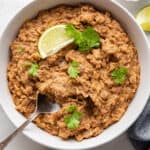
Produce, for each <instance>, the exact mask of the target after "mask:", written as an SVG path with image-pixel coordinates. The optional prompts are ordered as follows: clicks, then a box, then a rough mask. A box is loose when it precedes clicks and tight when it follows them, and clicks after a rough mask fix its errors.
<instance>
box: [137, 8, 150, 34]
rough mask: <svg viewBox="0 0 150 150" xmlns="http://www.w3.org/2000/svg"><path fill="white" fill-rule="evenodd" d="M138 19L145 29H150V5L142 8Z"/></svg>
mask: <svg viewBox="0 0 150 150" xmlns="http://www.w3.org/2000/svg"><path fill="white" fill-rule="evenodd" d="M136 20H137V22H138V23H139V24H140V25H141V27H142V28H143V30H144V31H150V6H146V7H144V8H142V9H141V10H140V11H139V12H138V14H137V17H136Z"/></svg>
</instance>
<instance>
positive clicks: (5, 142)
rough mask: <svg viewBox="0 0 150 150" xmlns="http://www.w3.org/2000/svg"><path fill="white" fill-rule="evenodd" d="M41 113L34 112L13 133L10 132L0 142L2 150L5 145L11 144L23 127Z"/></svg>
mask: <svg viewBox="0 0 150 150" xmlns="http://www.w3.org/2000/svg"><path fill="white" fill-rule="evenodd" d="M38 115H39V113H38V112H34V113H33V114H32V115H31V116H30V117H29V118H28V119H27V120H26V121H25V122H24V123H23V124H22V125H21V126H20V127H18V128H17V129H16V130H15V131H14V132H13V133H12V134H10V135H9V136H8V137H7V138H5V139H4V140H3V141H2V142H0V150H4V149H5V147H6V146H7V145H8V144H9V142H10V141H11V140H12V139H14V137H15V136H16V135H18V133H20V132H21V131H23V129H24V128H25V127H26V126H27V125H28V124H29V123H31V122H32V121H33V120H34V119H35V118H36V117H37V116H38Z"/></svg>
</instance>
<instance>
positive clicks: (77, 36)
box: [65, 23, 100, 52]
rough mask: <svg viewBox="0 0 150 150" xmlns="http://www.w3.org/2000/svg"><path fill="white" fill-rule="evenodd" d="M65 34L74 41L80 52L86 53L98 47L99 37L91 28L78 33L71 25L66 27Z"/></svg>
mask: <svg viewBox="0 0 150 150" xmlns="http://www.w3.org/2000/svg"><path fill="white" fill-rule="evenodd" d="M65 30H66V34H67V35H68V36H69V37H71V38H73V39H74V42H75V44H76V45H77V46H78V47H79V50H80V51H81V52H87V51H89V50H90V49H91V48H93V47H99V46H100V36H99V34H98V33H97V32H96V31H95V30H94V29H93V28H92V27H87V28H86V29H84V30H83V31H78V30H77V29H76V28H75V27H74V26H73V25H72V24H71V23H69V24H67V25H66V29H65Z"/></svg>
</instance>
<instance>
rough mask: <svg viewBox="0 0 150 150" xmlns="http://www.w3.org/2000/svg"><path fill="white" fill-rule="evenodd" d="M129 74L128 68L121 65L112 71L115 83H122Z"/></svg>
mask: <svg viewBox="0 0 150 150" xmlns="http://www.w3.org/2000/svg"><path fill="white" fill-rule="evenodd" d="M127 74H128V70H127V68H125V67H119V68H117V69H115V70H113V71H112V73H111V76H112V79H113V80H114V81H115V83H117V84H122V83H123V82H124V81H125V79H126V77H127Z"/></svg>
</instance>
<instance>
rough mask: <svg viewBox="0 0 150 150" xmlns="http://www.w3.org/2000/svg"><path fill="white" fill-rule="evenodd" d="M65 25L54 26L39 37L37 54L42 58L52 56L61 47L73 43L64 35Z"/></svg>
mask: <svg viewBox="0 0 150 150" xmlns="http://www.w3.org/2000/svg"><path fill="white" fill-rule="evenodd" d="M65 27H66V26H65V25H56V26H53V27H50V28H48V29H47V30H46V31H45V32H44V33H43V34H42V35H41V37H40V39H39V42H38V49H39V53H40V55H41V57H42V58H46V57H47V56H50V55H53V54H55V53H57V52H58V51H60V50H61V49H62V48H63V47H65V46H67V45H69V44H70V43H72V42H73V39H71V38H69V37H68V36H67V35H66V34H65Z"/></svg>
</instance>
